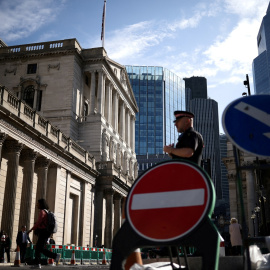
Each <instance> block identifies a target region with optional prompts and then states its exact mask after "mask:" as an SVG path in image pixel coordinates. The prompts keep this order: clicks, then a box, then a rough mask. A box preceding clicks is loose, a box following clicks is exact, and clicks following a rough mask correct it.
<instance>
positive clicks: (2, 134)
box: [0, 133, 8, 144]
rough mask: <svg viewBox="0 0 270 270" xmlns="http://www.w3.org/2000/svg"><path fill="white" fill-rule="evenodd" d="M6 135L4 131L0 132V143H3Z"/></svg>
mask: <svg viewBox="0 0 270 270" xmlns="http://www.w3.org/2000/svg"><path fill="white" fill-rule="evenodd" d="M7 137H8V135H7V134H6V133H0V144H3V142H4V141H5V139H6V138H7Z"/></svg>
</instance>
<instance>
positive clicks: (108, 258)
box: [105, 248, 112, 263]
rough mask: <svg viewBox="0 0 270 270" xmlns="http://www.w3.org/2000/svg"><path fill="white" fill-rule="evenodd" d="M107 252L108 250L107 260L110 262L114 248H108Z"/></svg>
mask: <svg viewBox="0 0 270 270" xmlns="http://www.w3.org/2000/svg"><path fill="white" fill-rule="evenodd" d="M105 252H106V260H107V262H108V263H110V262H111V260H112V249H109V248H106V249H105Z"/></svg>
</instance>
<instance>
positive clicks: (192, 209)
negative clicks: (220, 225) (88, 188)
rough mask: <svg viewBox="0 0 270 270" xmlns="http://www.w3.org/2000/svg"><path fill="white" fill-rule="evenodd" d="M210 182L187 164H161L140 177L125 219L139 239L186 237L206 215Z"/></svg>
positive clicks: (128, 204) (177, 162) (134, 187)
mask: <svg viewBox="0 0 270 270" xmlns="http://www.w3.org/2000/svg"><path fill="white" fill-rule="evenodd" d="M209 183H210V180H209V179H208V178H207V176H206V175H204V173H202V170H201V169H199V168H198V167H196V166H195V165H191V164H190V163H188V162H182V161H181V162H180V161H173V162H165V163H161V164H159V165H157V166H155V167H153V168H151V169H149V170H148V171H147V172H146V173H144V174H143V175H142V176H141V177H140V178H138V180H137V181H136V182H135V183H134V185H133V186H132V188H131V190H130V193H129V195H128V198H127V204H126V209H127V219H128V221H129V223H130V224H131V226H132V228H133V229H134V230H135V231H136V232H137V233H138V234H139V235H141V236H142V237H144V238H146V239H149V240H153V241H164V242H165V241H170V240H174V239H178V238H179V237H181V236H184V235H186V234H187V233H189V232H191V231H192V230H193V229H195V228H196V227H197V225H198V224H199V223H200V221H201V220H202V219H203V218H204V217H205V216H206V215H207V214H208V212H209V205H210V203H211V202H210V201H211V199H212V198H213V196H212V193H210V192H212V189H211V188H210V184H209Z"/></svg>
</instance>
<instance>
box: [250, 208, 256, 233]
mask: <svg viewBox="0 0 270 270" xmlns="http://www.w3.org/2000/svg"><path fill="white" fill-rule="evenodd" d="M250 218H251V219H252V223H253V236H254V237H255V236H256V235H255V218H256V215H255V213H254V211H251V216H250Z"/></svg>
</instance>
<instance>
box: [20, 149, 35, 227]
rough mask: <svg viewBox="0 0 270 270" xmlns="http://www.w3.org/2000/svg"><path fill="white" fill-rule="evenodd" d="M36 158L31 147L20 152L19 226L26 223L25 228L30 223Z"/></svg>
mask: <svg viewBox="0 0 270 270" xmlns="http://www.w3.org/2000/svg"><path fill="white" fill-rule="evenodd" d="M36 158H37V152H35V151H33V150H32V149H24V150H23V151H22V153H21V159H22V161H23V163H24V169H23V186H22V197H21V208H20V218H19V228H21V227H22V225H26V228H27V230H29V229H30V225H31V224H30V220H31V205H32V193H33V179H34V168H35V160H36Z"/></svg>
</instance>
